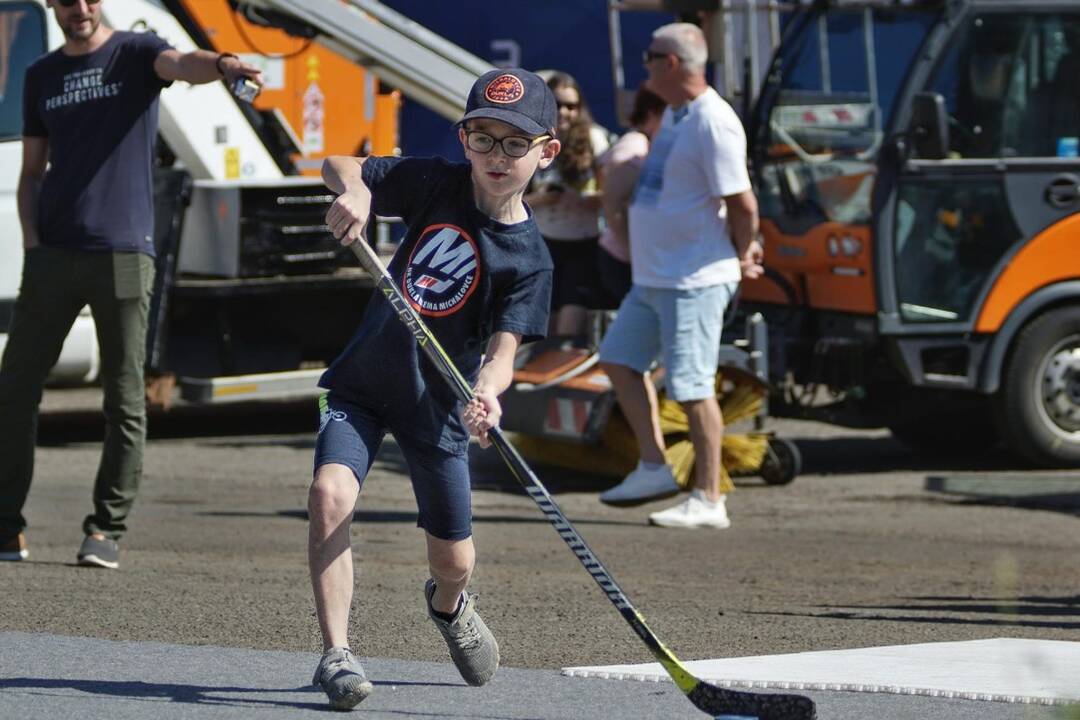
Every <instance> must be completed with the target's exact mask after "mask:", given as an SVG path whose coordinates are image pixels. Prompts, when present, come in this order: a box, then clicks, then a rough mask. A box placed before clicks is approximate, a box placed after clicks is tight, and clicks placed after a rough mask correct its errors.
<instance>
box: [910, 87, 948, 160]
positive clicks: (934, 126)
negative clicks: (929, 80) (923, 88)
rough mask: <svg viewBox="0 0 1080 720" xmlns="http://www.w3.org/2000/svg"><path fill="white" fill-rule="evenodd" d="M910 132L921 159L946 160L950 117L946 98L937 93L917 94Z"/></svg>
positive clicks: (912, 107) (913, 103) (912, 106)
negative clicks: (946, 107) (946, 108)
mask: <svg viewBox="0 0 1080 720" xmlns="http://www.w3.org/2000/svg"><path fill="white" fill-rule="evenodd" d="M908 130H909V133H910V136H911V141H912V143H913V144H914V146H915V152H916V153H917V154H918V156H919V157H920V158H922V159H923V160H944V159H945V158H946V157H947V156H948V154H949V115H948V113H947V112H946V111H945V98H943V97H942V96H941V95H940V94H939V93H936V92H920V93H916V94H915V99H914V100H913V101H912V104H911V125H910V126H909V128H908Z"/></svg>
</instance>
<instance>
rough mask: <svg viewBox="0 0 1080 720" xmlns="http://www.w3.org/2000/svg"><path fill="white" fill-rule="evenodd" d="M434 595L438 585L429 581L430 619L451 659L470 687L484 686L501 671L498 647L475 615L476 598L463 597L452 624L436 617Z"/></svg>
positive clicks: (427, 587)
mask: <svg viewBox="0 0 1080 720" xmlns="http://www.w3.org/2000/svg"><path fill="white" fill-rule="evenodd" d="M434 594H435V581H434V580H428V581H427V584H426V585H425V586H424V598H425V600H426V604H427V611H428V616H429V617H430V618H431V620H432V622H434V623H435V627H437V628H439V632H441V633H442V636H443V639H444V640H446V647H447V648H449V649H450V659H451V660H453V661H454V665H456V666H457V669H458V672H460V673H461V677H462V678H464V679H465V682H467V683H469V684H470V685H484V684H485V683H487V681H488V680H490V679H491V677H492V676H493V675H494V674H495V671H496V670H498V669H499V643H497V642H495V636H494V635H492V634H491V631H490V630H488V627H487V625H485V624H484V621H483V620H481V619H480V615H479V614H478V613H477V612H476V598H475V597H473V596H472V595H470V594H469V593H462V602H461V605H460V606H459V607H458V611H457V614H456V615H455V616H454V619H453V620H451V621H450V622H447V621H445V620H443V619H442V618H440V617H438V616H436V615H435V613H434V611H433V610H432V609H431V596H432V595H434Z"/></svg>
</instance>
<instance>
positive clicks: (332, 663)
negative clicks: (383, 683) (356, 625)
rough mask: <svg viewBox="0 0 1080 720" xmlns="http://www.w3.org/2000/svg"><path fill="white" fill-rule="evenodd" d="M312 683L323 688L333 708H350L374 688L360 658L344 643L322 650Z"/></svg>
mask: <svg viewBox="0 0 1080 720" xmlns="http://www.w3.org/2000/svg"><path fill="white" fill-rule="evenodd" d="M311 684H312V685H318V686H319V687H321V688H322V689H323V692H325V693H326V697H328V698H329V699H330V707H332V708H333V709H335V710H352V709H353V708H354V707H356V706H357V705H359V704H360V701H361V700H363V699H364V698H366V697H367V696H368V695H370V694H371V691H372V690H373V689H374V686H373V685H372V684H371V681H370V680H368V679H367V676H366V675H364V668H363V667H361V665H360V661H359V660H357V659H356V656H355V655H353V654H352V650H350V649H349V648H346V647H336V648H330V649H329V650H327V651H326V652H325V653H323V656H322V659H321V660H319V667H317V668H315V677H313V678H311Z"/></svg>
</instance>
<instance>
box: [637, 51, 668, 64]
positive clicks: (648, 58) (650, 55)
mask: <svg viewBox="0 0 1080 720" xmlns="http://www.w3.org/2000/svg"><path fill="white" fill-rule="evenodd" d="M671 54H672V53H662V52H656V51H655V50H646V51H645V52H643V53H642V54H641V64H642V65H648V64H649V63H651V62H652V61H653V60H656V59H657V58H663V57H667V56H668V55H671Z"/></svg>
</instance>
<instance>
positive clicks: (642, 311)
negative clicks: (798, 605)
mask: <svg viewBox="0 0 1080 720" xmlns="http://www.w3.org/2000/svg"><path fill="white" fill-rule="evenodd" d="M707 55H708V53H707V49H706V45H705V37H704V35H703V34H702V32H701V29H700V28H698V27H697V26H696V25H691V24H689V23H673V24H670V25H665V26H663V27H661V28H659V29H657V30H656V31H655V32H654V33H653V36H652V41H651V43H650V44H649V49H648V50H646V51H645V58H644V62H645V67H646V69H647V70H648V73H649V79H648V83H647V85H648V87H649V89H650V90H652V91H653V92H655V93H656V94H657V95H659V96H660V97H662V98H663V99H664V100H665V101H667V103H668V104H669V108H668V109H667V110H666V111H665V113H664V117H663V120H662V123H661V127H660V131H659V132H658V133H657V134H656V136H655V137H654V138H653V142H652V145H651V147H650V150H649V156H648V158H647V159H646V161H645V167H644V168H643V170H642V172H641V175H640V177H639V179H638V184H637V187H636V189H635V191H634V198H633V201H632V203H631V206H630V260H631V268H632V272H633V281H634V284H633V288H632V289H631V291H630V293H629V294H628V295H627V296H626V298H625V299H624V301H623V303H622V305H621V306H620V308H619V314H618V317H617V318H616V320H615V322H614V324H613V325H612V326H611V328H610V330H609V331H608V334H607V336H606V337H605V338H604V341H603V343H602V344H601V347H600V359H601V364H602V367H603V368H604V370H605V371H606V372H607V374H608V376H609V377H610V378H611V382H612V384H613V386H614V388H615V393H616V396H617V397H618V399H619V405H620V407H621V408H622V411H623V414H624V415H625V416H626V418H627V420H628V421H629V423H630V426H631V427H632V428H633V431H634V435H635V436H636V437H637V441H638V446H639V448H640V450H641V461H640V462H639V463H638V466H637V468H636V469H635V470H634V471H633V472H632V473H630V474H629V475H628V476H627V477H626V479H625V480H623V481H622V483H620V484H619V485H617V486H616V487H614V488H611V489H610V490H608V491H606V492H604V493H603V494H601V496H600V499H601V500H602V501H604V502H606V503H609V504H612V505H636V504H640V503H643V502H647V501H649V500H655V499H658V498H661V497H670V496H672V495H675V494H676V493H678V492H679V486H678V484H677V483H676V481H675V477H674V476H673V475H672V472H671V468H670V467H668V465H667V464H666V463H665V461H664V438H663V435H662V434H661V432H660V423H659V418H658V416H657V400H656V389H655V387H654V386H653V384H652V381H651V380H650V378H649V375H648V372H647V371H648V369H649V367H650V365H651V364H652V363H653V361H654V360H656V359H657V358H659V359H660V360H661V361H662V363H663V365H664V368H665V370H666V374H665V379H664V382H665V386H666V392H667V394H668V397H670V398H672V399H673V400H676V401H678V402H679V403H680V404H681V405H682V407H683V409H684V410H685V411H686V414H687V417H688V418H689V424H690V439H691V442H692V443H693V445H694V458H695V460H694V478H693V480H694V483H693V484H694V488H693V491H692V492H691V493H690V495H689V497H688V498H686V499H685V500H684V501H683V502H681V503H679V504H678V505H676V506H675V507H673V508H670V509H668V510H664V511H662V512H657V513H653V514H651V515H650V516H649V521H650V522H651V523H653V524H655V525H662V526H665V527H712V528H726V527H728V526H729V525H730V521H729V520H728V516H727V509H726V505H725V499H726V495H725V494H724V493H723V492H722V489H721V487H720V443H721V440H722V438H723V433H724V419H723V416H722V415H721V413H720V406H719V403H718V402H717V400H716V393H715V386H714V383H715V377H716V370H717V364H718V362H719V353H720V332H721V329H722V325H723V317H724V310H725V309H726V308H727V305H728V303H729V302H730V300H731V297H732V295H733V294H734V292H735V290H736V288H737V287H738V283H739V281H740V279H741V278H742V277H744V276H745V277H757V276H759V275H760V274H761V273H762V267H761V261H762V255H763V252H762V248H761V244H760V243H759V242H758V240H757V236H758V215H757V200H756V198H755V197H754V192H753V189H752V188H751V185H750V177H749V174H748V173H747V169H746V136H745V134H744V132H743V127H742V123H741V122H740V121H739V118H738V116H737V115H736V114H735V112H734V110H732V108H731V106H730V105H728V104H727V103H726V102H725V101H724V100H723V99H722V98H721V97H720V96H719V95H718V94H717V93H716V91H715V90H713V89H712V88H711V87H710V86H709V84H708V81H707V80H706V78H705V64H706V62H707Z"/></svg>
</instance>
